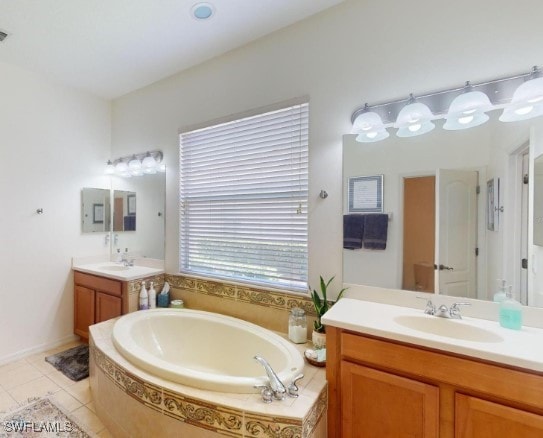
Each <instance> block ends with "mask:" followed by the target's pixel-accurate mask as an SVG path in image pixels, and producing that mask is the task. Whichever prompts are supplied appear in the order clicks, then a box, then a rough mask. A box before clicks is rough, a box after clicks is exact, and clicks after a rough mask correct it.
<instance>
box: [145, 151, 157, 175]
mask: <svg viewBox="0 0 543 438" xmlns="http://www.w3.org/2000/svg"><path fill="white" fill-rule="evenodd" d="M156 165H157V162H156V160H155V159H154V158H153V157H152V156H151V154H150V153H149V152H147V155H146V156H145V158H144V159H143V161H142V162H141V167H142V169H143V172H144V173H148V174H152V173H156Z"/></svg>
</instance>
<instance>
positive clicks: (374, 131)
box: [352, 104, 390, 143]
mask: <svg viewBox="0 0 543 438" xmlns="http://www.w3.org/2000/svg"><path fill="white" fill-rule="evenodd" d="M352 133H353V134H358V135H357V136H356V141H358V142H360V143H373V142H376V141H380V140H384V139H385V138H387V137H388V136H389V135H390V134H389V133H388V131H387V130H386V129H385V127H384V125H383V121H382V120H381V116H380V115H379V114H377V113H374V112H372V111H369V109H368V104H366V105H365V107H364V111H363V112H361V113H360V114H359V115H358V116H357V117H356V119H355V121H354V123H353V130H352Z"/></svg>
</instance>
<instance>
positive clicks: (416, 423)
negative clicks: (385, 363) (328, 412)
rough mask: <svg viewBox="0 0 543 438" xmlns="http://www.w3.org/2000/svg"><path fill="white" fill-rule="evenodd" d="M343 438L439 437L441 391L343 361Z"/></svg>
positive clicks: (431, 386) (424, 384) (414, 381)
mask: <svg viewBox="0 0 543 438" xmlns="http://www.w3.org/2000/svg"><path fill="white" fill-rule="evenodd" d="M341 388H342V390H341V413H342V414H341V415H342V419H341V424H342V433H341V437H342V438H351V437H364V438H366V437H368V438H383V437H427V438H430V437H432V438H433V437H437V436H439V430H438V428H439V388H438V387H436V386H433V385H428V384H426V383H422V382H419V381H416V380H412V379H408V378H405V377H400V376H396V375H394V374H390V373H386V372H383V371H378V370H375V369H373V368H368V367H365V366H362V365H358V364H355V363H352V362H348V361H341Z"/></svg>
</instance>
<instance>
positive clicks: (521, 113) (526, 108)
mask: <svg viewBox="0 0 543 438" xmlns="http://www.w3.org/2000/svg"><path fill="white" fill-rule="evenodd" d="M533 109H534V107H533V105H526V106H521V107H520V108H517V109H516V110H514V111H515V114H518V115H519V116H525V115H526V114H530V113H531V112H532V111H533Z"/></svg>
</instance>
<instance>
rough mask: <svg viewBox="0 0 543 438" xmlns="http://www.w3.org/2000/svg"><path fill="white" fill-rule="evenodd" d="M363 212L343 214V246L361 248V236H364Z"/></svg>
mask: <svg viewBox="0 0 543 438" xmlns="http://www.w3.org/2000/svg"><path fill="white" fill-rule="evenodd" d="M365 216H366V215H365V214H345V215H343V248H345V249H360V248H362V238H363V236H364V217H365Z"/></svg>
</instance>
